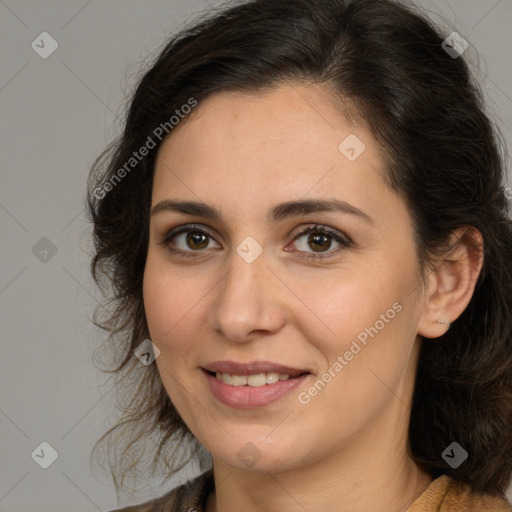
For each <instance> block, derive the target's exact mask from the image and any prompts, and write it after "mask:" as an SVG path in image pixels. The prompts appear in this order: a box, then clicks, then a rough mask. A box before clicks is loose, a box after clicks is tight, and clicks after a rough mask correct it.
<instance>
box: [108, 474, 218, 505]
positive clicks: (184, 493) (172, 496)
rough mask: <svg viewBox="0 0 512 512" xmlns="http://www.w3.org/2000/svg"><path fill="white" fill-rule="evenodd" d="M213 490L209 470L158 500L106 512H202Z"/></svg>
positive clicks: (211, 475)
mask: <svg viewBox="0 0 512 512" xmlns="http://www.w3.org/2000/svg"><path fill="white" fill-rule="evenodd" d="M213 489H214V481H213V473H212V471H211V470H210V471H207V472H206V473H203V474H201V475H199V476H197V477H196V478H194V479H192V480H189V481H188V482H186V483H184V484H183V485H180V486H179V487H176V488H175V489H172V490H171V491H169V492H168V493H167V494H164V495H163V496H160V497H159V498H155V499H153V500H150V501H145V502H144V503H140V504H139V505H132V506H129V507H124V508H119V509H115V510H110V511H108V512H203V511H204V503H205V501H206V498H207V497H208V494H209V493H210V492H211V491H213Z"/></svg>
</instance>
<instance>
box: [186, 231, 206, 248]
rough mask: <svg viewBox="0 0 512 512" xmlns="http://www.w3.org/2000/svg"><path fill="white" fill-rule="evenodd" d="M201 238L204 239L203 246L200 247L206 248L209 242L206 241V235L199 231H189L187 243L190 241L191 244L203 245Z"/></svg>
mask: <svg viewBox="0 0 512 512" xmlns="http://www.w3.org/2000/svg"><path fill="white" fill-rule="evenodd" d="M200 239H203V246H202V247H199V248H200V249H204V247H205V246H206V245H208V242H207V241H206V235H203V234H201V233H197V232H191V233H188V235H187V243H189V242H190V245H196V243H197V245H201V242H200V241H199V240H200ZM192 248H197V247H192Z"/></svg>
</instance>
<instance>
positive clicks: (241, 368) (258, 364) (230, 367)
mask: <svg viewBox="0 0 512 512" xmlns="http://www.w3.org/2000/svg"><path fill="white" fill-rule="evenodd" d="M203 370H206V371H208V372H214V373H215V372H219V373H230V374H231V375H253V374H256V373H281V374H285V373H286V374H288V375H289V376H290V377H297V376H298V375H300V374H302V373H310V372H308V370H300V369H298V368H292V367H290V366H285V365H282V364H278V363H273V362H271V361H250V362H247V363H236V362H234V361H215V362H213V363H210V364H207V365H205V366H203Z"/></svg>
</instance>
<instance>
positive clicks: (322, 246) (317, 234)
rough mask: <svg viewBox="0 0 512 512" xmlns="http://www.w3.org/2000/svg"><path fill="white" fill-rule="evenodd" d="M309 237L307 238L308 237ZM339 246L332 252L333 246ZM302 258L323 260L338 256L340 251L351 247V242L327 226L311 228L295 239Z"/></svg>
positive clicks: (304, 230)
mask: <svg viewBox="0 0 512 512" xmlns="http://www.w3.org/2000/svg"><path fill="white" fill-rule="evenodd" d="M306 235H307V236H306ZM333 243H334V244H338V247H337V248H335V250H332V251H330V250H329V249H331V247H332V245H333ZM294 245H295V247H296V248H297V252H298V253H304V254H298V256H299V257H301V258H306V259H308V258H309V259H322V258H327V257H330V256H331V255H335V254H338V253H339V251H340V250H343V249H345V248H348V247H350V246H351V241H350V239H349V238H348V237H345V236H344V235H342V234H341V233H337V232H334V231H331V230H330V229H329V228H327V227H325V226H319V225H315V226H310V227H307V228H305V229H303V230H302V231H301V232H300V233H299V234H298V235H297V236H296V237H295V239H294Z"/></svg>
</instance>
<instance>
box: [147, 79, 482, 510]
mask: <svg viewBox="0 0 512 512" xmlns="http://www.w3.org/2000/svg"><path fill="white" fill-rule="evenodd" d="M329 98H330V97H329V95H328V94H327V93H326V91H325V90H323V89H321V88H319V87H317V86H313V85H309V84H298V83H297V84H293V85H291V84H282V85H280V86H277V87H275V88H273V89H272V90H271V91H269V92H266V93H265V94H263V93H257V94H243V93H235V92H221V93H216V94H214V95H212V96H210V97H208V98H207V99H206V100H205V101H203V102H202V103H201V104H200V105H199V106H198V107H197V108H196V109H195V110H194V111H193V112H192V114H190V116H189V117H188V118H187V119H186V120H185V121H182V122H181V124H180V125H179V126H178V127H177V128H175V129H174V130H173V132H171V134H170V135H169V136H168V137H167V139H166V140H165V141H164V143H163V144H162V146H161V147H160V149H159V153H158V157H157V162H156V167H155V177H154V183H153V194H152V206H153V207H154V206H155V205H157V204H158V203H159V202H161V201H164V200H167V199H175V200H190V201H202V202H205V203H208V204H209V205H211V206H213V207H215V208H217V209H218V210H219V211H220V213H221V219H220V220H212V219H209V218H204V217H200V216H191V215H188V214H187V215H185V214H183V213H177V212H170V211H161V212H159V213H155V214H154V215H152V218H151V223H150V241H149V249H148V257H147V263H146V268H145V275H144V303H145V310H146V315H147V320H148V326H149V331H150V334H151V337H152V341H153V342H154V343H155V344H156V345H157V346H158V348H159V349H160V351H161V353H160V356H159V357H158V358H157V360H156V364H157V367H158V371H159V373H160V375H161V378H162V382H163V384H164V386H165V389H166V391H167V392H168V394H169V396H170V398H171V400H172V401H173V403H174V405H175V406H176V408H177V410H178V412H179V413H180V415H181V417H182V418H183V420H184V421H185V422H186V424H187V425H188V427H189V428H190V430H191V431H192V432H193V434H194V435H195V436H196V438H197V439H198V440H199V441H200V442H201V443H202V445H203V446H204V447H205V448H206V449H207V450H208V451H209V452H210V453H211V454H212V456H213V460H214V475H215V482H216V491H215V492H214V493H212V494H211V495H210V496H209V498H208V503H207V510H208V512H211V511H219V512H221V511H222V512H228V511H235V510H237V511H239V510H245V511H261V510H265V511H280V512H283V511H292V510H293V511H296V510H304V509H305V510H308V512H314V511H325V510H337V511H340V512H343V511H352V512H353V511H368V512H369V511H372V512H379V511H386V512H389V511H397V512H398V511H399V510H400V511H402V510H405V509H406V508H407V507H408V506H410V504H411V503H412V502H413V501H414V500H415V499H416V498H417V497H418V496H419V495H420V494H421V492H422V491H423V490H424V489H425V488H426V487H427V486H428V485H429V484H430V483H431V481H432V479H431V478H430V476H429V475H426V474H425V473H423V472H422V471H421V470H420V469H419V468H418V467H417V466H416V464H415V463H414V462H413V461H412V460H411V459H410V457H409V455H408V452H407V442H408V441H407V428H408V422H409V414H410V403H411V397H412V392H413V389H414V381H415V370H416V364H417V358H418V349H419V347H420V341H421V338H420V336H423V337H425V338H436V337H438V336H441V335H442V334H443V333H444V332H446V330H447V329H448V328H449V322H451V321H453V320H455V319H456V318H457V317H458V316H459V315H460V314H461V313H462V311H463V310H464V309H465V307H466V306H467V304H468V303H469V300H470V298H471V295H472V293H473V290H474V286H475V282H476V279H477V277H478V273H479V272H480V269H481V263H482V262H481V258H480V256H479V254H478V253H476V252H474V251H473V250H471V249H470V248H469V244H468V243H467V242H466V239H465V238H463V237H462V231H460V232H459V231H457V232H454V233H453V240H452V241H453V242H455V249H454V250H453V252H452V254H451V255H450V256H451V257H450V260H451V263H448V262H445V263H443V262H439V264H438V265H437V266H436V268H435V269H433V270H431V271H430V273H429V274H428V276H427V280H426V283H425V286H420V284H421V282H420V278H419V264H418V261H417V258H416V255H415V249H414V241H413V228H412V223H411V216H410V214H409V212H408V210H407V208H406V206H405V203H404V201H403V200H402V199H400V198H399V197H398V196H397V195H396V194H395V193H394V192H393V191H392V190H390V189H389V187H388V186H387V185H386V183H385V182H384V179H383V175H384V163H383V159H382V150H381V148H380V147H379V146H378V144H377V142H376V140H375V139H374V137H373V136H372V135H371V133H370V132H369V130H368V128H367V126H366V125H365V123H364V122H363V121H362V120H359V121H357V116H348V115H345V114H347V112H348V110H347V111H344V112H340V109H337V108H335V106H334V105H333V104H332V103H331V101H330V99H329ZM349 134H355V135H356V136H357V137H358V138H359V139H360V140H361V141H363V142H364V144H365V146H366V149H365V150H364V152H363V153H362V154H361V155H360V156H359V157H358V158H357V159H356V160H355V161H349V160H348V159H347V158H346V157H345V156H344V155H343V154H342V153H341V152H340V151H339V150H338V146H339V144H340V142H342V141H343V140H344V139H345V138H346V137H347V136H348V135H349ZM331 198H335V199H339V200H343V201H346V202H348V203H350V204H351V205H353V206H355V207H357V208H359V209H360V210H362V211H364V212H365V213H366V214H367V215H368V216H370V217H371V219H372V222H367V221H365V220H364V219H362V218H359V217H357V216H355V215H349V214H344V213H339V212H317V213H308V214H301V215H295V216H293V217H290V218H286V219H283V220H280V221H278V222H276V223H271V222H269V220H268V219H267V211H268V210H269V209H270V208H272V207H273V206H275V205H276V204H278V203H282V202H286V201H292V200H298V199H331ZM188 223H194V224H199V225H200V228H201V229H202V230H204V231H205V232H207V234H209V235H210V237H207V238H206V239H205V243H203V245H200V244H199V248H198V245H197V242H196V245H194V243H193V241H192V242H190V241H189V243H188V244H187V243H186V234H181V235H177V236H176V237H174V238H173V239H172V241H171V242H169V243H168V245H167V246H165V245H163V244H162V243H161V242H162V240H163V238H164V237H165V235H166V234H167V233H168V232H169V230H170V229H172V228H175V227H178V226H183V225H185V224H188ZM314 224H320V225H322V226H326V227H329V228H331V229H333V230H335V231H337V232H339V233H340V235H341V236H343V235H345V236H348V237H349V239H350V240H351V241H352V244H351V245H350V246H349V247H345V248H344V247H342V246H340V244H338V243H337V242H336V241H335V240H334V239H333V238H330V237H328V241H329V240H330V241H331V245H330V246H329V243H328V242H327V243H325V242H324V241H321V242H319V243H320V251H322V250H323V251H324V252H325V254H327V255H329V257H326V258H325V259H324V260H308V259H305V258H301V257H300V255H303V256H309V255H314V254H317V252H318V247H317V245H315V242H314V241H311V238H310V240H309V242H308V237H310V235H309V234H302V235H299V237H296V235H295V233H297V231H298V229H299V228H300V227H301V226H304V227H307V226H313V225H314ZM191 231H194V229H191ZM313 234H314V233H313ZM473 235H474V236H473V241H475V240H477V241H478V240H480V239H479V233H478V232H475V233H474V234H473ZM248 236H251V237H253V238H254V239H255V240H256V241H257V242H258V243H259V244H260V246H261V248H262V249H263V253H262V254H261V255H260V256H259V257H258V258H256V260H255V261H253V262H252V263H248V262H247V261H245V260H244V259H243V258H242V257H240V256H239V255H238V254H237V252H236V249H237V247H238V246H239V245H240V244H241V242H242V241H244V239H245V238H246V237H248ZM200 241H201V239H200ZM169 248H174V249H181V250H182V251H183V252H185V251H188V252H189V253H191V252H194V254H193V255H192V257H186V256H182V255H177V254H173V253H172V252H170V251H169ZM315 248H316V249H317V250H316V251H315ZM395 303H399V304H400V305H401V306H402V309H401V311H400V312H398V313H396V315H395V317H394V318H393V319H392V320H389V321H388V322H387V323H385V326H384V328H382V329H381V330H380V331H379V333H378V335H376V336H375V337H374V338H373V339H372V338H369V341H368V343H367V345H366V346H364V348H363V349H362V350H361V351H360V352H359V353H357V355H355V356H354V357H353V359H352V360H350V361H349V362H348V364H347V365H346V366H344V368H343V369H342V371H339V372H338V373H336V376H335V377H334V378H332V379H331V381H330V382H329V383H328V384H327V385H326V386H325V387H324V388H323V389H322V390H321V391H319V392H318V393H317V394H316V396H314V397H312V398H311V400H310V401H309V402H308V403H307V404H302V403H300V402H299V400H298V393H299V392H301V391H302V392H304V391H307V390H308V389H309V388H310V387H311V386H312V385H313V384H314V382H316V381H317V380H318V378H319V377H320V376H322V374H323V373H324V372H326V371H327V370H328V369H329V368H330V367H332V365H333V363H334V362H335V361H336V360H337V358H338V356H340V355H341V356H343V354H344V353H345V352H346V351H347V350H348V349H349V348H350V345H351V343H352V341H353V340H355V339H356V337H357V336H358V334H360V333H361V332H362V331H364V330H365V328H369V327H370V326H374V325H375V324H376V321H377V320H379V319H380V318H381V316H380V315H381V314H385V313H386V311H387V310H389V309H390V308H392V305H393V304H395ZM438 319H445V320H446V324H440V323H438V322H437V320H438ZM425 342H429V340H428V339H427V340H426V341H425ZM226 359H228V360H233V361H237V362H247V361H249V360H270V361H273V362H277V363H282V364H286V365H289V366H292V367H295V368H300V369H307V370H308V371H309V372H311V374H312V375H310V376H308V378H307V380H306V382H305V383H304V385H302V386H301V387H300V389H298V390H297V391H294V392H293V393H291V394H290V395H288V396H286V397H284V398H282V399H280V400H279V401H277V402H275V403H273V404H270V405H267V406H264V407H259V408H256V409H252V410H247V409H245V410H242V409H234V408H231V407H228V406H226V405H223V404H222V403H220V402H219V401H217V400H216V399H215V398H214V397H213V395H212V394H211V392H210V391H209V387H208V385H207V382H206V379H205V377H204V375H203V373H202V370H201V366H204V365H206V364H207V363H210V362H212V361H216V360H226ZM248 442H251V443H252V444H253V445H254V446H255V447H256V449H257V453H258V454H259V457H260V458H259V459H258V460H257V462H256V464H254V465H253V466H252V467H250V468H249V467H248V466H247V465H246V464H244V462H243V460H241V459H240V458H239V457H237V454H238V452H239V451H240V450H241V449H242V447H244V446H245V445H246V443H248Z"/></svg>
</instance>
